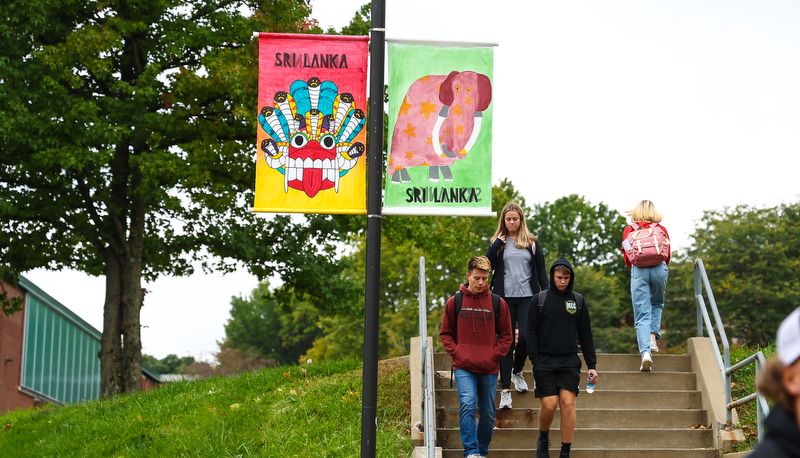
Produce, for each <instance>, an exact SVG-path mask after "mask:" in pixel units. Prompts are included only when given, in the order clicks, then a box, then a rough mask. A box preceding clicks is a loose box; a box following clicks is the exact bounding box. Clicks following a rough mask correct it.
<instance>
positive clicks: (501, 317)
mask: <svg viewBox="0 0 800 458" xmlns="http://www.w3.org/2000/svg"><path fill="white" fill-rule="evenodd" d="M461 294H463V298H462V300H461V311H460V313H459V314H458V317H455V311H456V310H455V308H456V306H455V297H451V298H450V299H448V300H447V304H446V305H445V306H444V315H443V316H442V328H441V330H440V331H439V338H440V339H442V345H443V346H444V348H445V350H447V354H448V355H450V356H452V357H453V369H463V370H465V371H467V372H472V373H473V374H478V375H489V374H496V373H498V371H499V370H500V359H501V358H502V357H503V356H505V355H506V354H507V353H508V350H509V349H510V348H511V340H512V338H513V337H512V335H511V315H510V313H509V312H508V305H506V302H505V301H504V300H502V299H500V313H499V314H498V316H497V322H495V319H494V318H495V317H494V309H493V308H492V297H491V292H490V291H489V288H486V289H485V290H484V291H483V292H481V293H479V294H477V295H473V294H472V293H471V292H470V291H469V289H468V284H467V283H465V284H463V285H461Z"/></svg>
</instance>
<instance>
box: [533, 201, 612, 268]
mask: <svg viewBox="0 0 800 458" xmlns="http://www.w3.org/2000/svg"><path fill="white" fill-rule="evenodd" d="M626 224H627V223H626V222H625V218H624V217H623V216H622V215H620V214H619V212H616V211H614V210H612V209H610V208H609V207H608V205H606V204H604V203H602V202H601V203H599V204H597V205H596V206H594V205H592V204H591V203H590V202H589V201H587V200H586V198H584V197H582V196H579V195H577V194H572V195H569V196H565V197H561V198H559V199H556V201H555V202H553V203H552V204H551V203H550V202H545V203H543V204H536V205H534V207H533V213H532V214H531V215H530V216H529V217H528V227H529V229H531V230H532V231H533V232H534V234H536V236H537V237H539V243H540V244H541V245H542V250H543V251H544V254H545V256H546V257H547V258H548V261H550V262H552V261H555V260H556V258H558V257H561V256H563V257H565V258H567V259H568V260H569V261H570V263H572V265H573V267H580V266H587V265H589V266H603V268H604V270H605V271H606V272H607V273H609V274H612V273H619V272H622V271H623V268H624V261H623V260H622V256H621V255H620V250H619V247H620V244H621V241H622V232H623V231H624V230H625V226H626Z"/></svg>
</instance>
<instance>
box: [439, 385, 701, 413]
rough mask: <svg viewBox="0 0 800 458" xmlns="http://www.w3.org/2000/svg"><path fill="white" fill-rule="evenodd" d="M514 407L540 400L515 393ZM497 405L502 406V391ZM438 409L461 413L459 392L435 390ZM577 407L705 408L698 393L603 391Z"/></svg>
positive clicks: (582, 396)
mask: <svg viewBox="0 0 800 458" xmlns="http://www.w3.org/2000/svg"><path fill="white" fill-rule="evenodd" d="M511 399H512V404H513V406H514V407H516V408H526V409H533V408H535V409H538V408H539V405H540V404H539V400H538V399H536V398H535V397H534V395H533V392H530V391H528V392H526V393H516V392H515V393H512V394H511ZM495 405H498V406H499V405H500V391H498V392H497V395H496V398H495ZM436 406H437V410H438V409H440V408H450V409H456V410H458V392H456V390H455V388H447V389H440V390H436ZM576 407H580V408H590V407H591V408H606V409H613V408H618V409H635V408H639V409H650V410H653V409H699V408H701V407H702V399H701V393H700V391H698V390H652V391H646V392H642V391H639V390H600V389H598V390H597V391H595V392H594V393H593V394H587V393H585V392H584V393H582V394H580V395H579V396H578V399H577V401H576Z"/></svg>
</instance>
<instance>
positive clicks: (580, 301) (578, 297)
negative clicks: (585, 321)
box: [572, 291, 583, 313]
mask: <svg viewBox="0 0 800 458" xmlns="http://www.w3.org/2000/svg"><path fill="white" fill-rule="evenodd" d="M572 295H573V296H575V303H576V304H577V305H578V313H580V311H581V306H582V305H583V295H582V294H581V293H576V292H575V291H573V292H572Z"/></svg>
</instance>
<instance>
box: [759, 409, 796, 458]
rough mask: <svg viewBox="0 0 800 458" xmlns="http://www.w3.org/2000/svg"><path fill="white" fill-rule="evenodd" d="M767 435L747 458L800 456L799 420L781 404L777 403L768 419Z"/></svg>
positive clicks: (792, 457) (793, 457)
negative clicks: (799, 440) (799, 439)
mask: <svg viewBox="0 0 800 458" xmlns="http://www.w3.org/2000/svg"><path fill="white" fill-rule="evenodd" d="M765 423H766V427H767V436H766V438H764V440H762V441H761V442H759V443H758V445H756V448H755V449H754V450H753V453H751V454H749V455H747V458H797V457H800V442H798V440H797V438H798V436H799V435H800V428H798V426H797V420H795V418H794V417H793V416H792V415H789V413H788V412H787V411H786V409H784V408H783V406H782V405H780V404H775V406H774V407H773V408H772V410H770V411H769V416H768V417H767V420H766V422H765Z"/></svg>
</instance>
